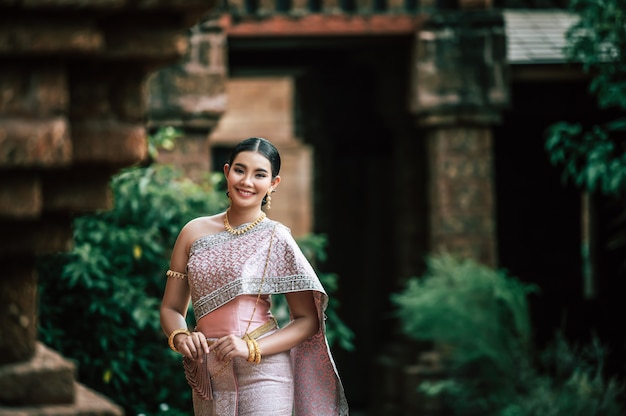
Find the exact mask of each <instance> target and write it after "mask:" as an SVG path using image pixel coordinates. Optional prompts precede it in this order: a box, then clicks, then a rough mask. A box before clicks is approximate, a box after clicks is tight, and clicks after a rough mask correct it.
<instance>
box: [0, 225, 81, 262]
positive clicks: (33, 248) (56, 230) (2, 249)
mask: <svg viewBox="0 0 626 416" xmlns="http://www.w3.org/2000/svg"><path fill="white" fill-rule="evenodd" d="M0 229H1V230H2V232H3V235H6V236H8V238H3V239H0V253H2V254H3V255H9V256H15V255H26V254H43V253H58V252H66V251H69V250H70V249H71V247H72V242H73V239H72V230H71V219H70V217H69V216H66V217H63V216H54V217H52V218H50V219H47V218H43V219H39V220H37V221H30V220H25V221H21V220H15V219H13V220H6V221H2V222H0Z"/></svg>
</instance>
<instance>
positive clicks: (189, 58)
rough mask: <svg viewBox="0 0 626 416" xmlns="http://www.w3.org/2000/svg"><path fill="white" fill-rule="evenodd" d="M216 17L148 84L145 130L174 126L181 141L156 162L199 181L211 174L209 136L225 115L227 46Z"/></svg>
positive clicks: (201, 26)
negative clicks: (168, 164) (177, 59)
mask: <svg viewBox="0 0 626 416" xmlns="http://www.w3.org/2000/svg"><path fill="white" fill-rule="evenodd" d="M218 19H219V15H207V16H205V18H204V19H203V20H202V21H200V22H199V23H198V24H196V25H195V26H194V27H193V28H192V29H191V33H190V45H189V50H188V51H187V54H186V55H185V58H184V59H182V60H181V61H179V62H177V63H175V64H173V65H171V66H169V67H167V68H164V69H162V70H160V71H158V72H156V73H155V74H153V75H152V76H151V77H150V78H149V81H148V89H149V97H150V98H149V127H150V129H151V130H156V129H158V128H159V127H176V128H177V129H178V130H179V131H181V132H182V134H183V136H182V137H181V138H179V139H178V141H177V145H176V147H175V148H174V149H173V150H172V151H167V150H162V151H160V152H159V158H158V160H159V162H163V163H173V164H177V165H178V166H181V167H183V168H184V169H185V171H186V174H187V175H188V176H189V177H191V178H192V179H199V178H201V177H202V175H203V174H205V173H206V172H208V171H210V169H211V154H210V147H209V143H208V140H209V133H211V132H212V131H213V129H214V128H215V127H216V125H217V122H218V121H219V119H220V117H221V116H222V114H223V113H224V111H226V78H227V69H228V66H227V59H226V57H227V43H226V33H225V32H224V30H223V28H222V26H221V25H220V22H219V20H218Z"/></svg>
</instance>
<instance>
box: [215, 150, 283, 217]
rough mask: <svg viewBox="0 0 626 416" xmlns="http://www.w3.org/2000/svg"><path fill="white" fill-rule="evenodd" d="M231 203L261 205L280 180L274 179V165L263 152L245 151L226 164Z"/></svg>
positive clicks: (225, 172)
mask: <svg viewBox="0 0 626 416" xmlns="http://www.w3.org/2000/svg"><path fill="white" fill-rule="evenodd" d="M224 175H226V182H227V188H228V192H229V195H230V199H231V204H233V205H237V206H240V207H242V208H244V207H252V206H257V207H260V206H261V202H262V201H263V197H265V195H266V194H267V192H268V191H270V190H273V189H274V188H275V187H276V186H277V185H278V182H280V177H279V176H277V177H276V178H274V179H272V165H271V163H270V161H269V160H268V159H267V158H266V157H265V156H263V155H262V154H261V153H257V152H251V151H243V152H241V153H239V154H237V156H235V160H233V161H232V165H228V164H225V165H224Z"/></svg>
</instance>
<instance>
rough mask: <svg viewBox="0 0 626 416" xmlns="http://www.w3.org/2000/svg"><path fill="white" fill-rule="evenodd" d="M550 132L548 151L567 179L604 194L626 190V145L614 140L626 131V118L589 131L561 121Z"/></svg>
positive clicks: (617, 193) (614, 193)
mask: <svg viewBox="0 0 626 416" xmlns="http://www.w3.org/2000/svg"><path fill="white" fill-rule="evenodd" d="M547 133H548V138H547V140H546V145H545V146H546V150H547V151H548V154H549V156H550V161H551V162H552V164H554V165H561V166H563V179H564V181H567V180H568V179H571V180H573V182H574V183H575V184H576V185H577V186H579V187H581V188H583V189H587V190H589V191H592V192H594V191H600V192H602V193H603V194H605V195H614V196H619V195H622V194H623V193H624V191H626V147H624V145H623V144H620V143H619V142H618V141H617V140H615V138H616V136H617V135H618V134H619V135H622V134H624V133H626V119H621V120H615V121H613V122H611V123H608V124H606V125H604V126H594V127H593V128H591V129H589V130H584V129H583V127H582V126H581V125H580V124H570V123H565V122H560V123H556V124H553V125H552V126H550V127H549V129H548V132H547ZM624 144H626V143H624Z"/></svg>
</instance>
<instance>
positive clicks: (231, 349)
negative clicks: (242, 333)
mask: <svg viewBox="0 0 626 416" xmlns="http://www.w3.org/2000/svg"><path fill="white" fill-rule="evenodd" d="M211 351H213V352H214V353H215V354H216V355H217V359H218V360H220V361H230V360H232V359H233V358H235V357H242V358H245V359H248V355H249V351H248V344H247V343H246V341H244V340H243V339H241V338H239V337H238V336H236V335H226V336H225V337H222V338H220V339H218V340H217V341H215V343H214V344H213V345H211Z"/></svg>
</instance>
